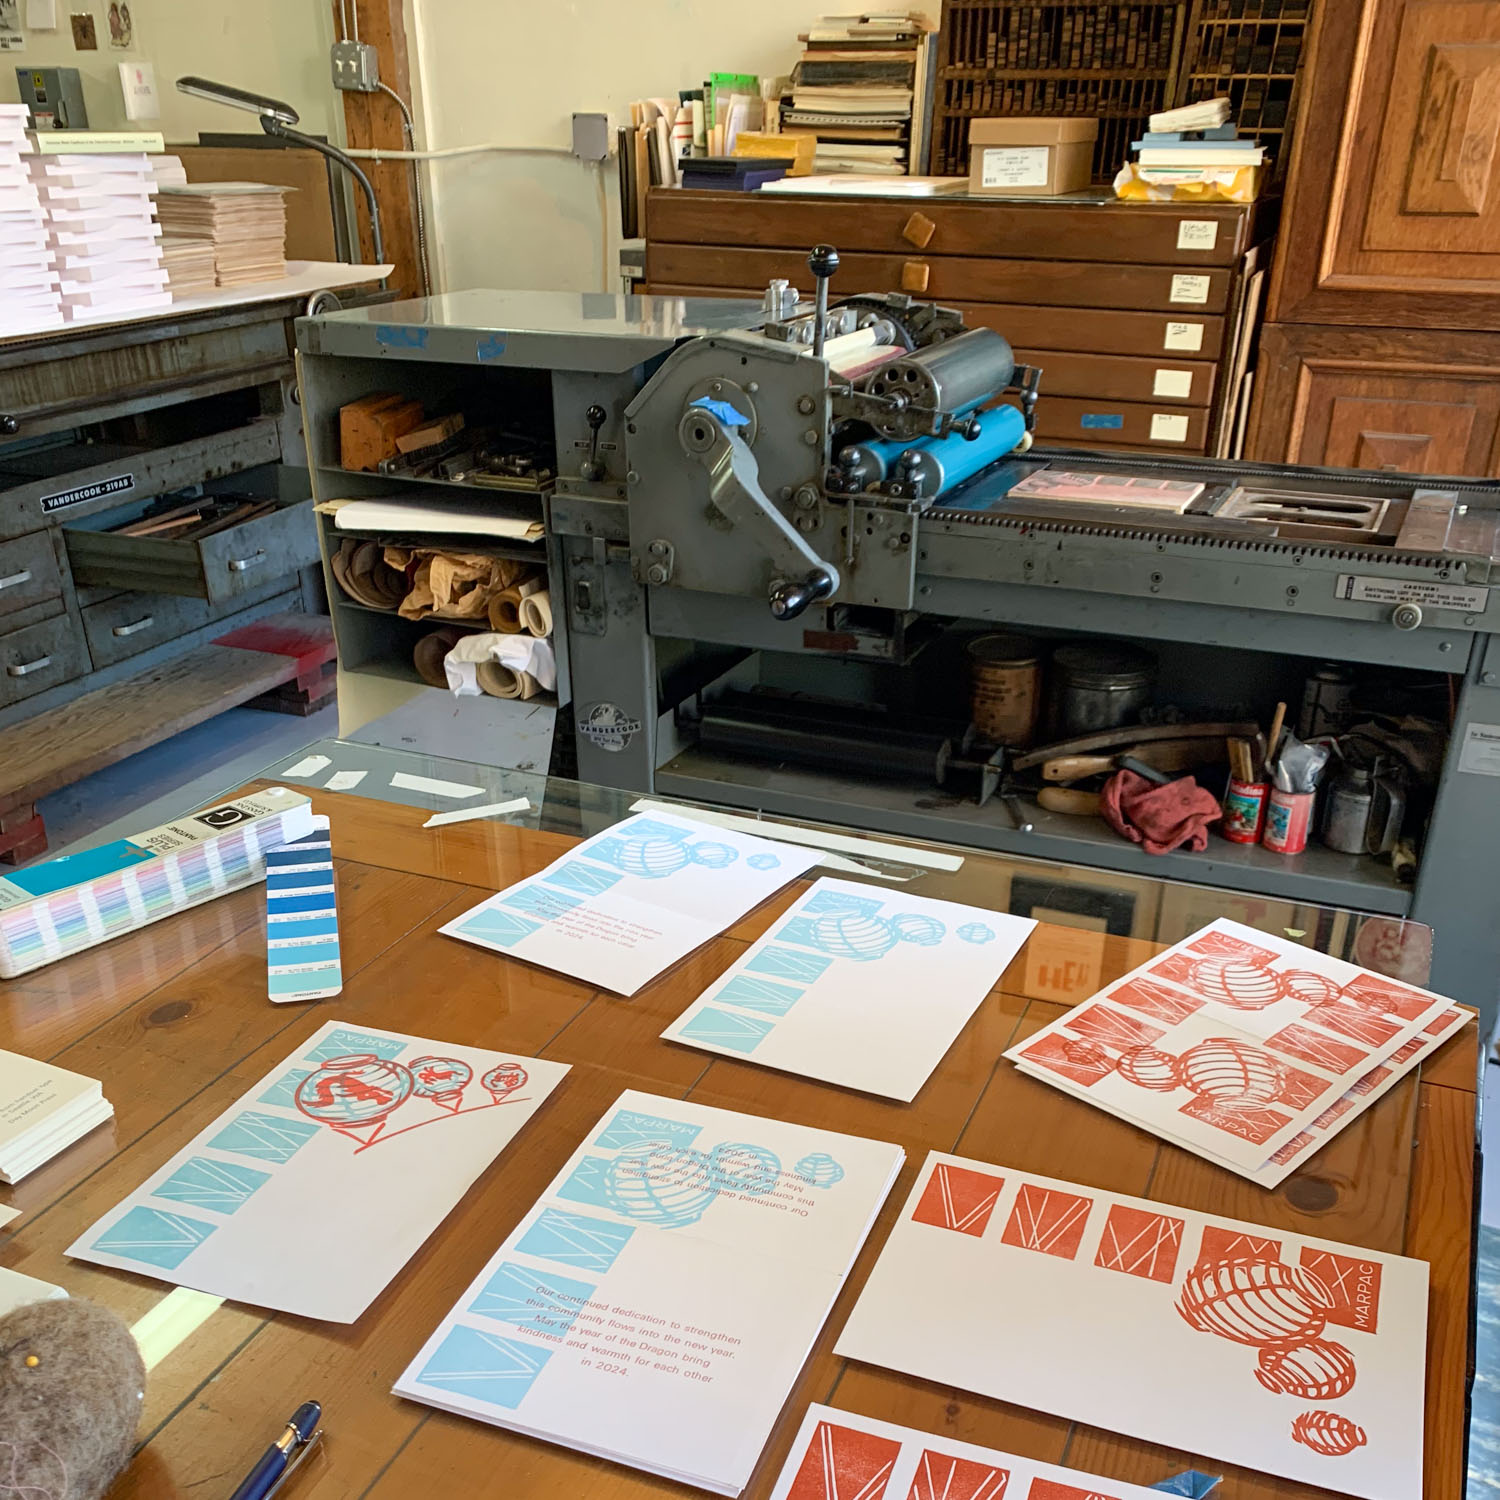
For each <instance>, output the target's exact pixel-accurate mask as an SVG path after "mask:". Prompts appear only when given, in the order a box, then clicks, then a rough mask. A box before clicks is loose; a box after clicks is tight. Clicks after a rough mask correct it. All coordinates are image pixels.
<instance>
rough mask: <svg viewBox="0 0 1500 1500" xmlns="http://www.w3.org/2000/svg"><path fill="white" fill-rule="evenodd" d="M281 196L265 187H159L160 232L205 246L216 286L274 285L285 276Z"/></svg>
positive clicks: (241, 184) (222, 184)
mask: <svg viewBox="0 0 1500 1500" xmlns="http://www.w3.org/2000/svg"><path fill="white" fill-rule="evenodd" d="M286 191H287V190H286V189H285V188H283V187H276V186H274V185H273V184H271V183H265V182H184V183H176V184H171V185H163V187H162V189H161V193H160V212H161V223H162V232H163V234H165V235H167V236H168V237H170V238H173V239H192V240H199V241H201V242H204V243H206V244H208V245H210V246H211V247H212V250H213V261H214V281H215V283H216V284H217V285H219V286H247V285H250V284H251V283H254V282H258V281H275V280H278V279H279V278H281V277H283V276H285V275H286Z"/></svg>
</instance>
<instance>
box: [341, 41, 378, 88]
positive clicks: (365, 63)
mask: <svg viewBox="0 0 1500 1500" xmlns="http://www.w3.org/2000/svg"><path fill="white" fill-rule="evenodd" d="M330 61H331V62H332V64H333V86H334V88H336V89H343V90H345V91H346V92H347V93H351V94H373V93H375V92H376V90H377V89H379V87H380V54H379V53H378V52H377V51H376V50H375V47H374V45H373V44H372V43H370V42H335V43H334V44H333V53H332V56H331V59H330Z"/></svg>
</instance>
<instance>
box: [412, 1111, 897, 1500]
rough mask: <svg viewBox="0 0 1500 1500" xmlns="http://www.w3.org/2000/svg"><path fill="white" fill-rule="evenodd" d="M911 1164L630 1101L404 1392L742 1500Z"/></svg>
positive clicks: (537, 1209)
mask: <svg viewBox="0 0 1500 1500" xmlns="http://www.w3.org/2000/svg"><path fill="white" fill-rule="evenodd" d="M903 1156H904V1153H903V1152H902V1150H901V1148H900V1147H899V1146H890V1145H885V1144H883V1143H881V1142H878V1141H868V1140H861V1139H859V1138H858V1137H855V1136H845V1135H833V1134H830V1133H829V1132H827V1131H822V1130H813V1129H811V1128H808V1127H806V1126H799V1125H788V1124H784V1123H782V1122H781V1121H777V1120H765V1119H760V1118H757V1117H755V1116H750V1115H742V1114H737V1113H735V1112H733V1111H730V1110H721V1109H710V1108H708V1107H707V1106H705V1105H699V1104H693V1103H691V1102H684V1101H683V1100H680V1099H664V1098H661V1097H659V1096H657V1095H654V1094H641V1093H636V1092H634V1091H629V1092H626V1093H624V1094H622V1095H621V1096H620V1098H619V1099H618V1100H617V1101H616V1103H615V1106H614V1108H613V1109H611V1110H610V1111H609V1112H608V1113H607V1114H606V1115H605V1116H604V1118H603V1119H602V1120H600V1121H599V1123H598V1124H597V1125H596V1126H595V1127H594V1129H592V1130H591V1131H590V1132H589V1135H588V1138H587V1140H586V1142H585V1144H584V1145H583V1146H582V1147H580V1148H579V1150H578V1151H576V1152H575V1153H574V1155H573V1157H572V1159H571V1160H570V1161H569V1162H568V1164H567V1165H566V1166H565V1167H564V1168H563V1170H562V1172H561V1173H559V1174H558V1176H557V1177H556V1178H554V1179H553V1181H552V1184H551V1186H550V1187H549V1188H548V1189H547V1191H546V1192H545V1193H544V1194H543V1195H542V1197H541V1199H540V1200H539V1201H538V1202H537V1204H536V1205H535V1206H534V1207H533V1208H532V1209H531V1211H530V1212H529V1213H528V1214H527V1215H526V1217H525V1218H524V1219H523V1220H522V1221H521V1224H520V1226H519V1228H517V1229H516V1231H515V1232H514V1233H513V1234H512V1235H511V1236H510V1238H509V1239H508V1240H506V1242H505V1243H504V1244H503V1245H502V1246H501V1247H500V1249H499V1250H498V1251H497V1252H496V1253H495V1255H494V1257H493V1258H492V1259H491V1261H490V1263H489V1264H488V1265H487V1266H486V1267H485V1268H484V1270H483V1271H481V1272H480V1273H479V1276H478V1277H477V1279H476V1280H475V1281H474V1283H473V1284H472V1285H471V1286H470V1287H469V1289H468V1290H467V1291H466V1292H465V1293H464V1294H463V1296H462V1297H461V1298H460V1299H459V1301H458V1303H457V1305H456V1306H455V1307H454V1308H453V1310H452V1311H451V1312H450V1313H449V1314H448V1316H447V1317H446V1318H445V1319H444V1320H443V1322H442V1323H441V1324H440V1325H439V1327H438V1329H437V1331H436V1332H435V1333H434V1334H433V1335H432V1337H431V1338H430V1339H428V1341H427V1343H426V1344H425V1345H424V1346H423V1348H422V1349H421V1351H420V1352H419V1353H418V1354H417V1357H416V1358H415V1359H414V1360H413V1361H412V1363H411V1365H410V1367H409V1368H408V1369H407V1370H406V1372H405V1374H403V1375H402V1376H401V1378H400V1380H399V1381H397V1383H396V1392H397V1394H398V1395H402V1396H408V1397H410V1398H411V1399H413V1400H415V1401H424V1402H426V1403H427V1404H428V1405H430V1406H437V1407H441V1408H442V1409H443V1410H445V1411H451V1412H456V1413H458V1414H459V1415H461V1416H468V1417H474V1418H476V1419H478V1420H479V1421H482V1422H489V1423H492V1424H493V1425H495V1426H497V1427H506V1428H509V1429H511V1430H512V1431H515V1432H521V1433H526V1434H528V1435H529V1436H532V1437H539V1438H542V1439H545V1440H546V1441H549V1442H554V1443H561V1444H563V1445H565V1446H567V1447H570V1448H576V1449H579V1450H580V1451H582V1452H585V1453H592V1454H596V1455H598V1456H599V1457H602V1458H607V1459H611V1460H613V1461H615V1462H618V1463H624V1464H629V1465H630V1466H632V1467H633V1468H638V1469H645V1470H648V1471H649V1472H651V1473H653V1474H660V1475H663V1476H665V1477H666V1478H669V1479H674V1480H678V1481H680V1482H682V1483H684V1484H692V1485H697V1486H699V1487H701V1488H703V1489H708V1490H713V1491H715V1492H716V1493H718V1494H721V1495H737V1494H739V1492H740V1491H741V1490H742V1489H743V1488H744V1487H745V1484H746V1483H747V1482H748V1480H749V1478H750V1475H751V1473H752V1472H753V1470H754V1468H755V1465H756V1463H757V1461H758V1460H759V1458H760V1454H761V1450H762V1448H763V1447H764V1446H765V1443H766V1440H767V1438H768V1437H769V1435H770V1432H771V1428H772V1427H773V1426H774V1424H775V1421H776V1417H777V1414H778V1413H779V1412H780V1410H781V1407H782V1405H783V1404H784V1403H785V1401H786V1399H787V1396H788V1394H789V1392H790V1391H791V1388H792V1385H793V1383H794V1382H795V1380H796V1378H797V1372H798V1371H799V1370H800V1369H801V1367H802V1365H803V1363H804V1362H805V1360H806V1359H807V1356H808V1353H809V1351H810V1350H811V1348H812V1345H813V1342H814V1340H815V1339H816V1338H817V1334H818V1330H819V1329H820V1328H821V1327H822V1326H823V1322H824V1320H825V1319H826V1318H827V1316H828V1313H829V1310H830V1309H831V1308H832V1306H833V1303H834V1300H835V1298H837V1296H838V1294H839V1290H840V1288H841V1287H842V1286H843V1283H844V1279H845V1277H846V1276H847V1275H848V1273H849V1269H850V1267H851V1266H852V1265H853V1263H854V1258H855V1256H856V1255H857V1254H858V1253H859V1248H860V1246H861V1245H862V1244H863V1243H864V1240H865V1237H866V1235H868V1233H869V1231H870V1226H871V1225H872V1224H873V1223H874V1220H875V1216H876V1214H877V1213H878V1212H879V1210H880V1205H881V1204H882V1203H883V1202H884V1201H885V1197H886V1194H887V1193H888V1192H889V1191H890V1188H891V1184H892V1183H893V1182H894V1181H895V1178H896V1174H897V1172H899V1170H900V1168H901V1162H902V1159H903ZM840 1493H842V1492H840Z"/></svg>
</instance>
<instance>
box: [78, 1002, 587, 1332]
mask: <svg viewBox="0 0 1500 1500" xmlns="http://www.w3.org/2000/svg"><path fill="white" fill-rule="evenodd" d="M567 1071H568V1069H567V1067H566V1065H564V1064H562V1063H556V1062H549V1061H546V1060H545V1059H542V1058H534V1057H518V1056H515V1055H513V1054H511V1053H504V1052H491V1051H489V1050H487V1049H483V1048H478V1047H466V1046H456V1045H453V1044H451V1043H447V1042H434V1041H428V1040H425V1039H423V1038H421V1037H413V1036H405V1035H403V1034H401V1033H399V1032H392V1031H379V1030H376V1029H375V1028H373V1027H368V1026H358V1025H355V1024H353V1023H351V1022H345V1021H329V1022H328V1023H327V1024H326V1025H324V1026H321V1027H319V1029H318V1030H317V1031H316V1032H314V1033H313V1035H312V1036H310V1037H309V1038H308V1039H307V1041H306V1042H305V1043H304V1044H303V1045H302V1046H300V1047H298V1048H297V1049H296V1050H295V1051H294V1052H293V1053H292V1054H291V1055H290V1056H289V1057H287V1058H286V1059H285V1060H284V1061H283V1062H281V1063H280V1064H279V1065H278V1066H277V1067H275V1068H273V1069H272V1070H271V1071H270V1072H269V1073H267V1074H266V1076H265V1077H264V1078H262V1079H261V1080H260V1082H259V1083H257V1084H256V1085H255V1086H254V1087H253V1088H251V1089H250V1090H248V1091H247V1092H246V1093H245V1094H244V1095H243V1096H242V1097H241V1098H240V1099H239V1100H237V1101H236V1102H235V1103H234V1104H232V1105H231V1106H230V1107H229V1108H228V1109H226V1110H225V1111H224V1113H223V1114H221V1115H220V1116H219V1117H218V1118H217V1119H216V1120H214V1121H213V1122H212V1123H211V1124H210V1125H209V1126H208V1127H207V1128H206V1129H204V1130H203V1131H201V1132H200V1133H199V1134H198V1135H197V1136H196V1137H195V1138H194V1139H193V1140H192V1141H190V1142H189V1143H188V1144H187V1145H186V1146H185V1147H183V1149H182V1150H181V1151H179V1152H177V1154H176V1155H175V1156H173V1157H172V1158H171V1160H170V1161H168V1162H166V1163H165V1164H164V1165H163V1166H162V1167H161V1168H160V1169H159V1170H158V1171H156V1172H153V1173H152V1175H151V1176H150V1177H149V1178H147V1180H146V1181H145V1182H144V1183H143V1184H142V1185H141V1186H140V1187H139V1188H138V1189H137V1190H136V1191H135V1192H134V1193H132V1194H131V1195H130V1197H129V1198H127V1199H126V1200H125V1201H124V1202H123V1203H121V1204H119V1205H118V1206H117V1207H115V1208H113V1209H111V1210H110V1211H109V1212H108V1213H107V1214H105V1215H104V1217H103V1218H101V1219H100V1220H99V1221H98V1222H97V1223H95V1224H94V1225H93V1226H92V1227H91V1228H89V1229H87V1230H86V1231H85V1232H84V1233H83V1234H82V1235H81V1236H79V1238H78V1239H77V1240H75V1241H74V1242H73V1244H72V1245H70V1246H69V1247H68V1251H67V1253H68V1254H69V1255H71V1256H72V1257H74V1259H76V1260H86V1261H92V1262H94V1263H95V1264H96V1265H102V1266H112V1267H114V1268H116V1269H117V1270H122V1271H135V1272H137V1273H139V1274H140V1275H143V1276H152V1277H155V1278H156V1279H157V1280H158V1281H168V1282H173V1283H175V1284H176V1285H178V1286H185V1287H192V1288H193V1289H195V1290H196V1291H200V1292H207V1293H209V1294H211V1295H213V1296H218V1297H226V1298H230V1299H232V1300H234V1301H237V1302H248V1303H252V1304H253V1305H255V1306H257V1307H268V1308H271V1309H273V1310H275V1311H278V1312H288V1313H294V1314H297V1315H298V1316H301V1317H306V1318H322V1319H326V1320H327V1321H329V1322H333V1323H352V1322H353V1321H354V1320H355V1319H356V1318H358V1317H359V1315H360V1314H361V1313H362V1312H364V1310H365V1309H366V1308H367V1307H368V1306H369V1305H370V1303H371V1302H373V1301H374V1300H375V1298H376V1297H377V1296H379V1294H380V1293H381V1292H382V1291H383V1290H384V1289H385V1287H386V1285H387V1283H388V1282H390V1280H391V1279H392V1278H393V1277H394V1276H395V1275H396V1274H397V1273H398V1272H399V1271H400V1270H401V1268H402V1267H403V1266H404V1265H405V1264H406V1262H407V1261H408V1260H409V1259H410V1258H411V1257H412V1256H413V1255H414V1254H415V1253H416V1251H417V1250H418V1249H419V1248H420V1247H421V1245H422V1243H423V1241H425V1240H426V1239H427V1237H428V1235H430V1234H431V1233H432V1231H433V1230H434V1229H436V1228H437V1227H438V1225H439V1224H440V1223H442V1221H443V1220H444V1219H445V1218H446V1217H447V1216H448V1214H449V1213H450V1212H451V1211H452V1210H453V1209H454V1208H455V1207H456V1206H457V1204H458V1201H459V1199H460V1198H462V1197H463V1195H464V1194H465V1193H466V1192H467V1191H468V1190H469V1188H470V1186H471V1185H472V1184H473V1182H474V1180H475V1179H476V1178H477V1177H478V1176H479V1174H480V1173H481V1172H483V1171H484V1169H485V1168H486V1167H488V1166H489V1165H490V1163H491V1162H492V1161H494V1159H495V1158H496V1157H497V1156H498V1155H499V1154H500V1153H501V1152H502V1151H503V1150H504V1149H505V1148H506V1147H507V1146H508V1145H509V1144H510V1143H511V1141H512V1140H514V1139H515V1137H516V1135H517V1134H518V1133H519V1132H520V1130H521V1128H522V1127H523V1126H524V1125H525V1124H526V1123H527V1121H528V1120H530V1119H531V1117H532V1116H533V1115H534V1114H535V1113H536V1111H537V1110H538V1109H539V1108H540V1107H541V1106H542V1104H543V1103H544V1102H545V1101H546V1099H547V1097H548V1095H549V1094H551V1092H552V1090H553V1089H555V1088H556V1087H557V1085H558V1084H559V1083H560V1082H561V1081H562V1079H563V1077H564V1075H565V1074H566V1073H567Z"/></svg>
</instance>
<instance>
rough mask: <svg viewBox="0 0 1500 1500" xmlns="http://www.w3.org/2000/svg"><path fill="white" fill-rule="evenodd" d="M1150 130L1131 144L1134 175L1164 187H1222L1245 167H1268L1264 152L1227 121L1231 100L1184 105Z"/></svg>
mask: <svg viewBox="0 0 1500 1500" xmlns="http://www.w3.org/2000/svg"><path fill="white" fill-rule="evenodd" d="M1149 123H1150V128H1149V129H1148V130H1147V132H1146V133H1145V134H1144V135H1143V136H1142V137H1141V138H1140V140H1138V141H1133V142H1132V143H1131V145H1132V148H1133V149H1134V151H1135V153H1136V175H1137V176H1138V177H1139V178H1140V179H1141V180H1142V181H1143V182H1147V183H1152V184H1155V185H1157V186H1160V187H1181V186H1184V185H1190V184H1198V183H1209V182H1214V181H1222V180H1223V178H1224V177H1225V176H1226V175H1232V174H1233V173H1235V172H1238V171H1240V170H1241V169H1242V168H1245V167H1254V168H1258V167H1261V166H1263V165H1264V163H1265V159H1266V153H1265V149H1264V148H1263V147H1261V146H1257V145H1256V144H1255V142H1254V141H1253V140H1252V139H1250V138H1248V137H1246V138H1244V139H1241V137H1240V136H1239V134H1238V132H1237V130H1236V128H1235V126H1234V124H1233V123H1232V122H1231V121H1230V118H1229V100H1228V99H1209V100H1205V101H1204V102H1203V103H1200V104H1185V105H1183V106H1182V107H1181V108H1180V109H1169V110H1166V111H1164V112H1163V113H1161V114H1156V115H1152V116H1151V119H1150V122H1149Z"/></svg>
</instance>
